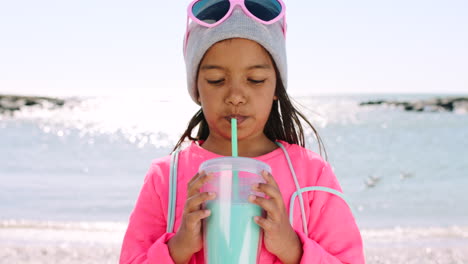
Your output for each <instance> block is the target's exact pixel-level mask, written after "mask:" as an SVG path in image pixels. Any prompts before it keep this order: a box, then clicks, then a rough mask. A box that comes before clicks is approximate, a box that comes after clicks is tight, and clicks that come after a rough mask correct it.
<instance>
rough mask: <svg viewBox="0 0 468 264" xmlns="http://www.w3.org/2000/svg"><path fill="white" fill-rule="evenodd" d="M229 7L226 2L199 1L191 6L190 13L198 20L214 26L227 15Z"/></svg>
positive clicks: (226, 0)
mask: <svg viewBox="0 0 468 264" xmlns="http://www.w3.org/2000/svg"><path fill="white" fill-rule="evenodd" d="M229 7H230V3H229V1H228V0H201V1H198V2H196V3H195V4H194V5H193V7H192V13H193V15H194V16H195V17H196V18H198V19H199V20H201V21H203V22H205V23H208V24H214V23H216V22H218V21H219V20H221V18H223V17H224V16H225V15H226V14H227V12H228V11H229Z"/></svg>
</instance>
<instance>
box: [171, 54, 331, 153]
mask: <svg viewBox="0 0 468 264" xmlns="http://www.w3.org/2000/svg"><path fill="white" fill-rule="evenodd" d="M272 61H273V65H274V67H275V71H276V80H277V81H276V91H275V94H276V96H277V97H278V100H275V101H273V106H272V107H271V112H270V116H269V117H268V120H267V122H266V124H265V128H264V130H263V132H264V133H265V135H266V136H267V137H268V138H269V139H270V140H271V141H276V140H283V141H286V142H288V143H289V144H297V145H300V146H302V147H305V137H304V128H303V127H302V123H301V121H300V119H299V118H302V120H304V122H305V123H306V124H307V125H308V126H310V128H312V131H313V132H314V134H315V137H316V139H317V142H318V146H319V152H320V155H321V156H322V157H323V155H322V150H323V152H324V154H325V160H327V159H328V157H327V152H326V150H325V146H324V144H323V141H322V138H321V137H320V136H319V134H318V132H317V130H316V129H315V128H314V126H313V125H312V124H311V123H310V121H309V120H307V118H306V117H305V115H304V114H302V113H301V112H299V110H297V108H296V107H295V106H294V105H293V104H292V102H291V100H290V98H289V96H288V94H287V93H286V89H285V88H284V85H283V81H282V80H281V76H280V75H279V71H278V69H277V68H276V65H275V62H274V60H273V59H272ZM195 83H196V82H195ZM198 125H199V127H198V132H197V135H196V136H195V137H193V136H192V130H193V129H194V128H195V127H196V126H198ZM209 134H210V129H209V127H208V123H207V122H206V120H205V116H204V115H203V109H202V108H200V110H198V112H196V113H195V115H194V116H193V117H192V119H191V120H190V122H189V124H188V127H187V130H185V132H184V134H183V135H182V137H181V138H180V139H179V141H178V142H177V144H176V146H175V147H174V150H173V151H175V150H176V149H177V148H179V147H180V146H181V145H182V143H183V142H184V141H185V139H186V138H188V139H189V140H206V139H207V138H208V135H209Z"/></svg>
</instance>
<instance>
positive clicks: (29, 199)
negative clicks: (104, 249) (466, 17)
mask: <svg viewBox="0 0 468 264" xmlns="http://www.w3.org/2000/svg"><path fill="white" fill-rule="evenodd" d="M438 96H439V97H444V96H447V95H443V94H432V95H428V94H383V95H382V94H380V95H379V94H375V95H372V94H367V95H326V96H325V95H320V96H317V95H310V96H300V97H294V100H295V101H296V102H297V104H298V105H300V106H299V108H300V109H301V111H303V113H305V115H306V116H307V117H308V118H309V120H311V121H312V124H313V125H314V127H315V128H316V129H317V130H318V132H319V135H320V136H321V138H322V140H323V141H324V143H325V147H326V151H327V154H328V161H329V162H330V163H331V165H332V166H333V169H334V172H335V174H336V176H337V178H338V180H339V182H340V184H341V187H342V188H343V191H344V193H345V195H346V196H348V197H349V200H350V201H351V206H352V208H353V210H354V212H355V217H356V221H357V223H358V225H359V227H360V228H361V230H363V236H364V237H365V238H366V237H368V238H369V239H370V240H372V239H374V240H372V241H373V242H372V243H370V242H369V244H368V245H372V246H373V248H374V249H376V250H377V249H378V248H379V247H380V246H376V245H382V244H381V243H384V245H390V244H392V243H393V242H395V241H397V240H398V239H399V238H400V237H401V236H403V235H404V236H405V237H406V236H407V237H413V238H415V237H416V238H417V237H420V236H423V237H424V236H426V237H428V239H429V241H432V242H430V243H429V245H432V246H430V247H429V248H431V247H434V246H436V245H438V243H436V242H434V241H442V240H440V239H438V238H441V239H442V238H447V239H449V240H450V241H451V242H450V243H453V244H454V245H456V246H454V247H455V248H457V247H458V248H459V247H461V248H463V249H466V248H467V245H468V228H467V227H468V192H466V190H464V189H465V188H467V187H468V113H466V112H464V111H456V112H406V111H404V110H402V109H401V108H398V107H392V106H385V105H368V106H360V105H359V103H361V102H364V101H368V100H380V99H385V100H417V99H427V98H434V97H438ZM68 101H69V102H68V103H67V104H65V106H64V107H61V108H53V107H50V108H48V107H46V108H39V107H31V108H25V109H23V110H21V111H19V112H16V113H15V114H14V115H13V116H9V115H2V116H0V237H2V238H0V245H1V244H2V243H3V244H8V245H10V246H11V245H16V246H18V243H20V244H21V243H26V242H25V241H26V240H27V239H25V237H28V234H29V233H28V234H27V232H30V231H31V230H30V229H28V228H33V229H34V230H82V231H83V230H86V232H87V231H89V230H90V229H91V230H100V231H99V232H101V231H102V230H104V231H106V230H108V229H109V228H110V229H111V230H116V232H117V233H116V234H120V235H117V236H116V237H117V238H115V239H114V240H113V241H114V242H113V243H114V244H115V247H118V244H119V243H120V242H121V241H120V238H121V234H122V232H123V231H124V230H125V225H126V223H127V221H128V217H129V215H130V212H131V210H132V208H133V206H134V204H135V201H136V198H137V195H138V192H139V189H140V187H141V185H142V183H143V179H144V176H145V174H146V172H147V170H148V168H149V165H150V163H151V161H152V160H153V159H155V158H159V157H162V156H165V155H168V154H169V153H170V152H171V150H172V148H173V146H174V144H175V142H176V141H177V140H178V138H179V137H180V135H181V134H182V132H183V131H184V130H185V128H186V126H187V123H188V121H189V119H190V117H191V116H192V115H193V114H194V113H195V111H196V110H198V109H197V106H196V105H195V104H193V103H192V104H190V103H187V102H186V101H184V102H181V101H179V100H177V99H175V98H170V99H164V100H161V99H157V98H151V97H74V98H69V99H68ZM307 147H308V148H310V149H312V150H313V151H316V152H318V147H317V143H316V140H315V137H314V136H313V135H312V133H311V131H309V130H307ZM95 227H96V228H95ZM11 230H15V231H14V232H13V231H11ZM25 230H29V231H27V232H26V231H25ZM104 231H103V232H104ZM18 232H20V233H21V232H23V233H21V234H23V235H18ZM70 232H71V231H70ZM70 232H69V233H68V234H71V233H70ZM96 232H97V231H96ZM2 234H3V235H2ZM96 234H98V233H95V237H99V235H96ZM114 234H115V233H114ZM385 234H388V236H386V235H385ZM31 236H35V235H31V234H29V237H31ZM49 237H51V238H50V239H49V240H47V241H49V242H51V241H52V242H53V243H58V241H62V240H60V239H54V236H53V235H50V236H49ZM105 237H108V236H107V235H106V236H105ZM111 237H112V236H111ZM381 238H382V239H383V240H382V241H384V242H382V241H381V240H379V239H381ZM35 239H36V240H37V241H39V242H37V243H43V242H44V241H42V240H40V238H38V237H36V238H35ZM41 239H42V238H41ZM101 239H104V238H101ZM104 240H106V239H104ZM15 241H16V242H15ZM41 241H42V242H41ZM93 241H95V240H93ZM106 241H107V240H106ZM385 241H386V242H385ZM415 241H416V242H415V243H416V245H419V244H418V243H417V241H419V240H418V239H416V240H415ZM52 242H51V243H52ZM400 242H401V241H400ZM15 243H16V244H15ZM379 243H380V244H379ZM385 243H387V244H385ZM406 246H408V245H406ZM382 247H384V248H385V246H382ZM11 248H14V246H11ZM427 248H428V247H427V246H423V247H422V248H421V250H426V251H427ZM449 248H451V246H450V247H449ZM426 251H424V252H426ZM373 252H374V251H373ZM375 252H377V251H375ZM426 253H427V252H426ZM427 254H429V255H430V252H429V253H427ZM7 255H8V254H7ZM429 255H428V256H429ZM0 256H1V252H0ZM10 256H11V255H10ZM454 259H455V260H457V258H456V257H454ZM458 259H460V258H458ZM0 260H1V258H0ZM407 260H408V259H407ZM26 262H27V261H26ZM26 262H25V263H26ZM27 263H29V262H27ZM31 263H33V262H31ZM70 263H72V261H70ZM374 263H384V262H378V261H374ZM401 263H404V262H401ZM407 263H409V262H407ZM415 263H416V262H415ZM440 263H445V262H440ZM446 263H462V262H456V261H455V262H446Z"/></svg>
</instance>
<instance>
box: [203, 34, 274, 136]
mask: <svg viewBox="0 0 468 264" xmlns="http://www.w3.org/2000/svg"><path fill="white" fill-rule="evenodd" d="M197 85H198V93H199V96H198V101H199V102H200V103H201V106H202V108H203V114H204V115H205V119H206V121H207V123H208V126H209V128H210V137H216V138H218V139H219V138H224V139H230V138H231V118H236V119H237V126H238V138H239V140H242V139H253V140H255V139H260V138H261V137H265V135H264V134H263V129H264V127H265V124H266V122H267V120H268V116H269V115H270V111H271V106H272V104H273V100H275V99H276V96H275V89H276V73H275V69H274V66H273V62H272V61H271V58H270V56H269V54H268V53H267V51H266V50H265V49H264V48H263V47H262V46H261V45H259V44H258V43H256V42H254V41H251V40H247V39H240V38H235V39H229V40H226V41H222V42H218V43H216V44H215V45H213V46H212V47H211V48H210V49H209V50H208V51H207V52H206V54H205V56H204V58H203V60H202V61H201V63H200V68H199V71H198V81H197Z"/></svg>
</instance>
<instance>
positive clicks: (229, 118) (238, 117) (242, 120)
mask: <svg viewBox="0 0 468 264" xmlns="http://www.w3.org/2000/svg"><path fill="white" fill-rule="evenodd" d="M232 118H235V119H237V125H239V124H241V123H242V122H244V121H245V120H246V119H247V118H248V117H247V116H226V117H225V119H226V120H227V121H228V122H229V123H231V119H232Z"/></svg>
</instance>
